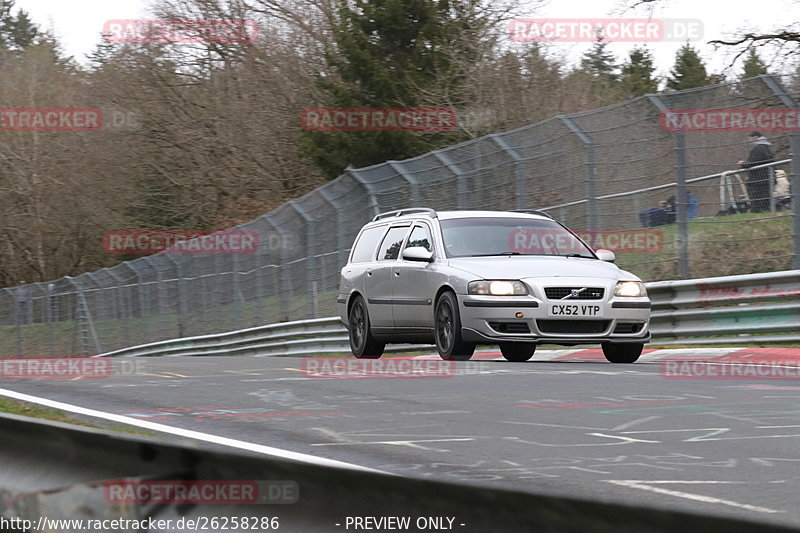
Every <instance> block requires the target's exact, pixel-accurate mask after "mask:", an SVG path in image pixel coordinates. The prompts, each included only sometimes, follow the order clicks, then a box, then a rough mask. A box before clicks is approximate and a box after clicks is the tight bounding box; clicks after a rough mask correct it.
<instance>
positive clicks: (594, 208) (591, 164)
mask: <svg viewBox="0 0 800 533" xmlns="http://www.w3.org/2000/svg"><path fill="white" fill-rule="evenodd" d="M558 119H560V120H561V122H563V123H564V125H565V126H567V128H569V130H570V131H571V132H572V133H574V134H575V135H577V136H578V139H580V140H581V142H582V143H583V144H584V146H585V147H586V198H587V200H588V203H587V206H588V209H589V212H588V213H587V215H588V217H587V218H588V221H587V222H588V228H586V229H590V230H597V229H600V208H599V206H598V204H597V161H596V159H595V150H594V144H595V143H594V139H592V138H591V137H590V136H589V135H587V134H586V132H585V131H583V130H582V129H581V128H580V126H578V125H577V124H576V123H575V121H574V120H572V118H570V117H569V116H567V115H558Z"/></svg>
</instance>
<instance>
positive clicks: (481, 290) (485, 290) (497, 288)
mask: <svg viewBox="0 0 800 533" xmlns="http://www.w3.org/2000/svg"><path fill="white" fill-rule="evenodd" d="M467 292H468V293H469V294H491V295H493V296H524V295H526V294H528V289H527V288H526V287H525V284H524V283H522V282H521V281H502V280H496V281H492V280H482V281H472V282H470V284H469V287H468V288H467Z"/></svg>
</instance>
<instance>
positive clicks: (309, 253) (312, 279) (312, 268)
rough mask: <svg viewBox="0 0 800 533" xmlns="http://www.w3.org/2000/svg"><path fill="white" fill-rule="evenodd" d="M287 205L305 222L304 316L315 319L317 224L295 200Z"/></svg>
mask: <svg viewBox="0 0 800 533" xmlns="http://www.w3.org/2000/svg"><path fill="white" fill-rule="evenodd" d="M289 205H290V206H291V207H292V209H294V210H295V212H296V213H297V214H298V215H300V217H301V218H302V219H303V222H305V225H306V249H305V254H306V259H305V260H306V283H305V285H306V291H308V292H307V294H308V302H307V311H306V315H307V316H308V318H317V315H316V309H315V307H314V302H313V296H314V291H313V286H314V284H315V283H316V280H317V279H318V278H317V275H316V264H317V251H316V250H315V249H314V243H315V242H316V240H317V229H316V224H317V222H316V221H315V220H314V218H313V217H312V216H311V215H309V214H308V212H307V211H306V210H305V209H303V208H302V207H301V206H300V204H298V203H297V200H289Z"/></svg>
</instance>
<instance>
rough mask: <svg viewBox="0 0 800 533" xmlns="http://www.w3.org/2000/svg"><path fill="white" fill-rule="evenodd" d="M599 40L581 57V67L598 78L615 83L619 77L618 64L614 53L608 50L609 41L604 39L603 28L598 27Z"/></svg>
mask: <svg viewBox="0 0 800 533" xmlns="http://www.w3.org/2000/svg"><path fill="white" fill-rule="evenodd" d="M596 35H597V40H596V41H595V42H594V43H593V44H592V47H591V48H590V49H589V51H587V52H586V53H585V54H583V58H582V59H581V69H583V70H585V71H586V72H588V73H590V74H591V75H592V77H594V78H595V79H596V80H599V81H603V82H606V83H613V82H616V81H617V80H618V79H619V75H618V74H617V72H616V71H617V68H618V66H617V64H616V63H615V61H614V60H615V58H614V54H612V53H611V52H609V51H608V50H606V48H607V47H608V43H607V42H606V41H604V40H603V33H602V30H601V29H599V28H598V30H597V32H596Z"/></svg>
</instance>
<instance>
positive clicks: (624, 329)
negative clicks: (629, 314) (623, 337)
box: [614, 322, 644, 333]
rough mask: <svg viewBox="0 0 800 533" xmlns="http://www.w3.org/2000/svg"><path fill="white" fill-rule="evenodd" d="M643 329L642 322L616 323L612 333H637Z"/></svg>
mask: <svg viewBox="0 0 800 533" xmlns="http://www.w3.org/2000/svg"><path fill="white" fill-rule="evenodd" d="M643 327H644V322H629V323H622V324H620V323H617V327H615V328H614V333H639V332H640V331H642V328H643Z"/></svg>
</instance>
